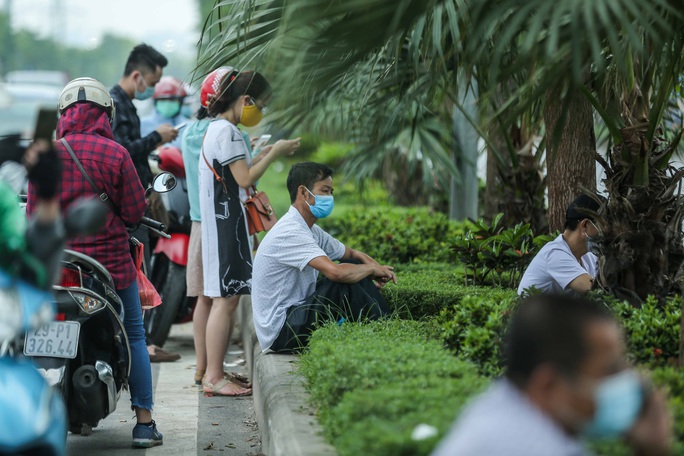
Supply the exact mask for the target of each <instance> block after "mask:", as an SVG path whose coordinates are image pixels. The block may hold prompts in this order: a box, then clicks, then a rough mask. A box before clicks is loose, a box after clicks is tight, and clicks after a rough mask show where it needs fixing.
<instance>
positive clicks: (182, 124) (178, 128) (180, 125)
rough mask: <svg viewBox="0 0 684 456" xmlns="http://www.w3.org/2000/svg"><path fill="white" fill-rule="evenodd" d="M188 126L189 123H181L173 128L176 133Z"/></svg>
mask: <svg viewBox="0 0 684 456" xmlns="http://www.w3.org/2000/svg"><path fill="white" fill-rule="evenodd" d="M187 124H188V123H187V122H182V123H179V124H178V125H176V126H175V127H173V128H175V129H176V131H178V130H180V129H181V128H183V127H184V126H186V125H187Z"/></svg>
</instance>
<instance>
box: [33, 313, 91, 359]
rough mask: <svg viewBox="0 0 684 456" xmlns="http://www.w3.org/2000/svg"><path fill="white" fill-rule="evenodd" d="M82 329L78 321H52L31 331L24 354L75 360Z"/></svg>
mask: <svg viewBox="0 0 684 456" xmlns="http://www.w3.org/2000/svg"><path fill="white" fill-rule="evenodd" d="M80 329H81V324H80V323H78V322H77V321H52V322H50V323H47V324H45V325H43V326H41V327H40V328H38V329H34V330H33V331H29V332H27V333H26V338H25V339H24V354H25V355H26V356H47V357H48V358H69V359H73V358H75V357H76V352H77V350H78V333H79V331H80Z"/></svg>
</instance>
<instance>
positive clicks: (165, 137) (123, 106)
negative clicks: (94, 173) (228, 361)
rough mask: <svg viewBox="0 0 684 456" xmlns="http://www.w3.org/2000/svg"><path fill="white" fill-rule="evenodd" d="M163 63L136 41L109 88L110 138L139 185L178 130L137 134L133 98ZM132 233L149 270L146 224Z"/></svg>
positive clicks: (149, 89)
mask: <svg viewBox="0 0 684 456" xmlns="http://www.w3.org/2000/svg"><path fill="white" fill-rule="evenodd" d="M167 63H168V60H166V57H164V56H163V55H161V54H160V53H159V52H158V51H157V50H156V49H154V48H153V47H152V46H148V45H147V44H144V43H143V44H139V45H137V46H136V47H134V48H133V50H132V51H131V53H130V55H129V56H128V61H127V62H126V68H125V69H124V73H123V76H122V77H121V79H120V80H119V83H118V84H117V85H115V86H114V87H112V90H110V91H109V93H110V95H111V96H112V98H113V99H114V105H115V107H116V116H114V123H113V124H112V131H113V133H114V139H115V140H116V142H118V143H119V144H121V145H122V146H124V147H125V148H126V150H128V153H129V154H131V158H132V159H133V164H134V165H135V170H136V171H137V172H138V177H139V178H140V182H141V183H142V186H143V188H147V187H149V186H150V185H151V184H152V170H151V169H150V165H149V163H148V162H147V157H148V156H149V154H150V153H151V152H153V151H154V150H155V149H156V148H157V147H159V146H160V145H162V144H166V143H167V142H171V141H173V140H174V139H176V137H177V136H178V131H177V130H176V129H174V128H173V126H172V125H169V124H163V125H160V126H159V127H157V129H156V130H155V131H153V132H151V133H150V134H148V135H147V136H145V137H144V138H143V137H141V136H140V118H139V117H138V113H137V110H136V108H135V105H134V104H133V99H134V98H135V99H138V100H146V99H148V98H150V97H151V96H152V95H153V94H154V86H155V85H156V84H157V82H159V80H160V79H161V77H162V69H163V68H164V67H165V66H166V64H167ZM133 236H135V238H136V239H138V240H139V241H140V242H142V243H143V244H144V245H145V265H146V266H147V269H148V270H149V261H150V237H149V233H148V231H147V228H145V227H141V228H139V229H138V230H136V231H135V232H133ZM147 349H148V351H149V353H150V361H152V362H162V361H176V360H177V359H179V358H180V355H178V354H176V353H169V352H166V351H164V350H162V349H161V348H159V347H157V346H155V345H152V344H148V346H147Z"/></svg>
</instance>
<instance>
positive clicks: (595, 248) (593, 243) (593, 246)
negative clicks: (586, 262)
mask: <svg viewBox="0 0 684 456" xmlns="http://www.w3.org/2000/svg"><path fill="white" fill-rule="evenodd" d="M592 225H594V224H593V223H592ZM595 226H596V225H594V227H595ZM596 231H598V229H597V230H596ZM585 234H586V233H585ZM586 236H587V238H586V239H585V241H584V242H585V245H586V248H587V252H591V253H593V254H594V255H598V254H599V244H598V241H597V240H596V238H593V237H591V236H589V235H588V234H587V235H586Z"/></svg>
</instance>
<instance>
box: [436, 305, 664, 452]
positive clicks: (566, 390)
mask: <svg viewBox="0 0 684 456" xmlns="http://www.w3.org/2000/svg"><path fill="white" fill-rule="evenodd" d="M624 339H625V338H624V334H623V333H622V330H621V328H620V327H619V325H618V324H617V322H616V321H615V319H614V318H613V316H612V315H611V314H610V312H609V311H608V310H607V309H606V307H605V306H604V305H603V304H602V303H598V302H591V301H589V300H586V299H584V298H582V297H576V296H572V295H568V294H564V295H556V294H541V295H537V296H534V297H531V298H528V299H526V300H524V301H523V302H522V303H521V304H520V306H519V307H518V308H517V310H516V311H515V313H514V315H513V317H512V319H511V323H510V325H509V328H508V337H507V340H506V351H505V354H506V358H505V362H506V372H505V376H504V378H503V379H501V380H498V381H496V382H495V383H494V384H493V385H492V386H491V387H490V388H489V390H488V391H487V392H485V393H484V394H482V395H481V396H480V397H478V398H476V399H475V400H474V401H473V402H472V403H471V404H470V405H469V406H467V407H466V408H465V410H464V412H463V413H462V415H461V417H460V418H459V419H458V421H457V422H456V424H455V426H454V427H453V428H452V429H451V431H450V432H449V433H448V434H447V436H446V437H445V439H444V440H443V441H442V442H441V443H440V444H439V445H438V446H437V448H436V449H435V451H434V452H433V453H432V456H447V455H449V456H450V455H459V456H480V455H491V456H495V455H507V456H547V455H549V456H550V455H554V456H556V455H557V456H581V455H588V454H590V452H589V451H588V450H587V449H586V448H585V447H584V445H583V444H582V442H581V438H582V437H590V438H596V439H617V438H624V439H625V441H626V443H627V444H628V445H629V446H630V447H631V449H632V450H633V451H634V454H638V455H646V454H648V455H652V456H655V455H664V454H668V448H669V446H670V444H671V437H672V435H671V431H672V430H671V423H670V419H669V417H668V411H667V408H666V404H665V400H664V398H663V396H662V395H661V394H660V393H659V392H658V391H656V390H654V389H653V388H652V387H651V386H650V382H649V381H648V380H647V379H645V378H644V377H642V376H641V375H640V374H638V373H637V372H636V371H635V370H634V369H633V368H631V367H629V366H628V364H627V361H626V357H625V351H626V350H625V340H624Z"/></svg>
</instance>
